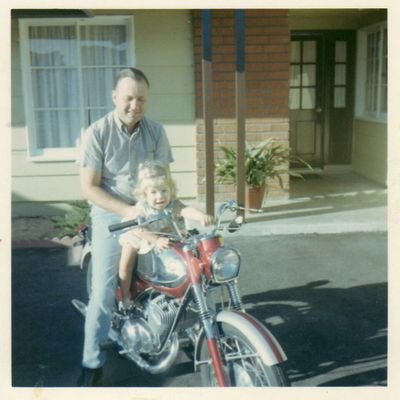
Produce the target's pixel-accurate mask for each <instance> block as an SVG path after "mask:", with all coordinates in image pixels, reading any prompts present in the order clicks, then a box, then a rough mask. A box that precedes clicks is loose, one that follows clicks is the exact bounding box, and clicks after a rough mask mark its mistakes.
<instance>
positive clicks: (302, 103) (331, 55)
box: [289, 31, 355, 170]
mask: <svg viewBox="0 0 400 400" xmlns="http://www.w3.org/2000/svg"><path fill="white" fill-rule="evenodd" d="M354 76H355V32H354V31H310V32H303V31H294V32H292V35H291V54H290V89H289V116H290V138H289V140H290V147H291V149H292V155H293V156H298V157H301V158H302V159H303V160H305V161H307V162H308V163H309V164H310V165H311V166H312V167H313V168H314V169H316V170H322V169H323V168H324V166H325V165H327V164H333V165H335V164H336V165H338V164H341V165H343V164H345V165H346V164H351V159H352V134H353V132H352V126H353V115H354V81H355V77H354ZM291 167H292V168H296V167H298V166H297V165H292V166H291Z"/></svg>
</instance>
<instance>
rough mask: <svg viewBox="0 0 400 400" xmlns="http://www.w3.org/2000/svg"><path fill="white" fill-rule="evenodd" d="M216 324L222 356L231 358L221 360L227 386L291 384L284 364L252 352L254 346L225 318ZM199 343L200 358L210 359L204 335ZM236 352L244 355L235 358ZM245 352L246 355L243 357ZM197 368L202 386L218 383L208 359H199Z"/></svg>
mask: <svg viewBox="0 0 400 400" xmlns="http://www.w3.org/2000/svg"><path fill="white" fill-rule="evenodd" d="M218 326H219V332H220V335H221V336H220V339H221V341H220V344H221V347H220V351H221V354H222V357H223V359H224V360H229V358H231V361H227V362H224V367H225V371H226V375H227V376H228V379H229V381H230V386H262V387H263V386H290V385H289V381H288V379H287V376H286V373H285V371H284V369H283V367H282V366H281V365H273V366H269V365H265V364H264V363H263V361H262V359H261V358H260V357H257V356H254V354H255V353H256V349H255V348H254V346H253V345H252V343H251V341H250V340H249V339H248V338H247V337H246V336H245V335H244V334H243V333H242V332H241V331H240V330H238V329H237V328H236V327H234V326H232V325H230V324H228V323H226V322H222V323H219V324H218ZM200 346H201V348H200V349H201V350H200V358H201V360H202V361H203V360H209V359H210V355H209V352H208V347H207V340H206V338H205V336H204V335H203V338H202V342H201V344H200ZM238 354H243V355H244V357H242V358H238V357H237V355H238ZM246 354H249V356H248V357H246ZM250 354H251V356H250ZM230 356H231V357H230ZM199 369H200V377H201V382H202V386H204V387H213V386H218V384H217V381H216V379H215V374H214V371H213V368H212V366H211V364H210V363H202V364H201V365H200V367H199Z"/></svg>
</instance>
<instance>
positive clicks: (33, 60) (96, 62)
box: [29, 25, 128, 149]
mask: <svg viewBox="0 0 400 400" xmlns="http://www.w3.org/2000/svg"><path fill="white" fill-rule="evenodd" d="M126 36H127V35H126V27H125V26H124V25H86V26H84V25H65V26H33V27H30V29H29V45H30V54H29V57H30V68H31V83H32V93H33V111H34V119H35V130H36V147H37V148H39V149H43V148H69V147H74V146H75V144H76V140H77V138H78V137H79V136H80V133H81V131H82V130H83V129H85V128H86V127H87V126H88V125H89V124H91V123H92V122H94V121H95V120H96V119H98V118H99V117H101V116H102V115H104V114H105V112H107V111H108V110H110V109H111V108H112V101H111V89H112V85H113V80H114V76H115V74H116V72H117V71H118V70H119V69H120V68H121V67H123V66H126V65H127V58H128V56H127V37H126Z"/></svg>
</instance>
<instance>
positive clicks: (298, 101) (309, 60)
mask: <svg viewBox="0 0 400 400" xmlns="http://www.w3.org/2000/svg"><path fill="white" fill-rule="evenodd" d="M316 86H317V42H316V41H315V40H304V41H298V40H296V41H292V42H291V53H290V89H289V108H290V110H310V109H314V108H315V104H316V98H315V95H316Z"/></svg>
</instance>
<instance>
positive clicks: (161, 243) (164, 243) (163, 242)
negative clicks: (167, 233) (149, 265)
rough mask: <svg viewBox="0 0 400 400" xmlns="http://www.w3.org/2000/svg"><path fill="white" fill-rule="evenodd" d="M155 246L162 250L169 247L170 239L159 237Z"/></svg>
mask: <svg viewBox="0 0 400 400" xmlns="http://www.w3.org/2000/svg"><path fill="white" fill-rule="evenodd" d="M155 247H156V249H157V250H158V251H160V252H162V251H165V250H168V249H169V239H167V238H164V237H159V238H158V239H157V240H156V242H155Z"/></svg>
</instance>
